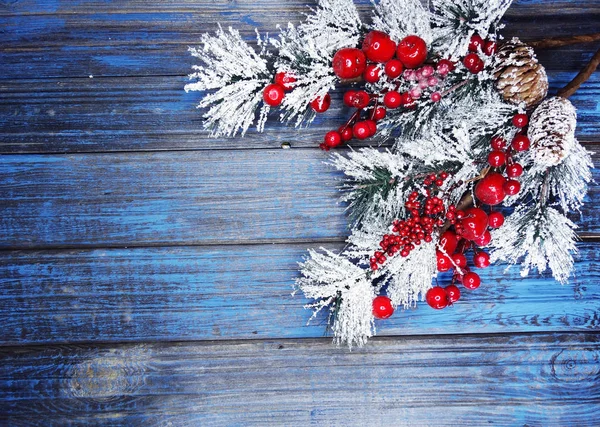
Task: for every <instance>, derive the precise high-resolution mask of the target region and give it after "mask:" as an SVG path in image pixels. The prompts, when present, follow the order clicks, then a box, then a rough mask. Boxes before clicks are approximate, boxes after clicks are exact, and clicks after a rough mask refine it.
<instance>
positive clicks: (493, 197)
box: [475, 172, 506, 206]
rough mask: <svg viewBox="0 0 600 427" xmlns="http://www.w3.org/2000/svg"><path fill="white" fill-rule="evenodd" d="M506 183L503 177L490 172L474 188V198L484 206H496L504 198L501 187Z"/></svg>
mask: <svg viewBox="0 0 600 427" xmlns="http://www.w3.org/2000/svg"><path fill="white" fill-rule="evenodd" d="M505 181H506V178H504V176H502V175H500V174H499V173H496V172H490V173H488V174H487V175H486V176H485V177H483V178H482V179H481V180H480V181H479V182H478V183H477V185H476V186H475V196H477V198H478V199H479V200H480V201H481V203H485V204H486V205H492V206H494V205H497V204H498V203H501V202H502V201H503V200H504V197H506V194H505V191H504V188H503V185H504V182H505Z"/></svg>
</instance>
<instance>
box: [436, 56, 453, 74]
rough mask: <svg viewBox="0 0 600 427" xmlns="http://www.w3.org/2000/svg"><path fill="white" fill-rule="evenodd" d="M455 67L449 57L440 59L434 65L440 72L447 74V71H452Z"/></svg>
mask: <svg viewBox="0 0 600 427" xmlns="http://www.w3.org/2000/svg"><path fill="white" fill-rule="evenodd" d="M455 68H456V66H455V65H454V62H452V61H450V60H449V59H440V60H439V62H438V63H437V65H436V69H437V71H438V73H440V74H448V73H449V72H451V71H454V69H455Z"/></svg>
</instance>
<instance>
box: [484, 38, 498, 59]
mask: <svg viewBox="0 0 600 427" xmlns="http://www.w3.org/2000/svg"><path fill="white" fill-rule="evenodd" d="M497 50H498V43H496V42H495V41H493V40H488V41H486V42H485V45H484V46H483V53H485V54H486V55H487V56H492V55H493V54H495V53H496V51H497Z"/></svg>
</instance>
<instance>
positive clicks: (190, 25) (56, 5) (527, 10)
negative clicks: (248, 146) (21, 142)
mask: <svg viewBox="0 0 600 427" xmlns="http://www.w3.org/2000/svg"><path fill="white" fill-rule="evenodd" d="M357 3H358V4H359V6H360V10H361V12H362V13H363V15H364V16H365V17H368V16H369V14H370V9H371V7H370V5H369V2H368V1H367V0H360V1H359V2H357ZM314 4H315V1H314V0H292V1H290V0H288V1H286V2H284V3H282V2H280V1H273V0H261V1H236V2H233V3H232V2H230V1H224V0H221V1H218V2H213V1H212V0H203V1H191V0H190V1H170V2H167V3H165V2H160V3H159V4H148V3H147V2H140V1H134V0H129V1H124V2H118V3H114V2H105V1H82V2H56V1H52V2H46V1H17V2H8V3H7V2H3V3H2V5H0V13H1V14H2V15H0V26H1V27H2V28H4V29H5V30H4V31H3V32H2V33H0V46H1V48H0V63H2V64H3V69H2V73H1V75H0V78H38V77H87V76H89V75H94V76H115V75H120V76H122V75H127V76H131V75H184V74H186V73H187V72H188V70H189V69H190V65H191V64H192V63H193V59H192V58H191V57H190V56H189V55H188V54H187V52H186V49H187V46H189V45H194V44H195V43H197V41H198V39H199V35H200V34H201V33H203V32H206V31H213V30H214V29H215V28H216V27H217V24H218V23H222V24H223V25H225V26H227V25H232V26H235V27H236V28H238V29H239V30H240V31H241V32H242V33H243V34H244V36H245V37H247V38H248V39H249V40H250V39H253V38H254V37H255V36H254V27H259V28H260V29H261V30H263V31H268V32H275V31H276V25H277V24H281V25H285V24H286V23H287V22H288V21H291V22H299V21H301V20H302V19H303V15H302V14H303V13H304V12H306V11H307V8H306V6H307V5H309V6H314ZM599 19H600V1H598V0H593V1H585V2H580V1H575V0H572V1H542V0H535V1H531V0H523V1H517V2H515V4H514V5H513V6H512V7H511V9H509V12H508V14H507V15H506V19H505V20H506V23H507V27H506V29H505V31H504V34H505V35H506V36H508V37H512V36H520V37H523V38H524V39H536V38H541V37H547V36H560V35H572V34H583V33H589V32H594V31H597V29H598V20H599ZM594 50H595V49H593V48H592V47H590V48H589V50H579V49H573V48H570V49H562V50H561V54H560V55H553V54H542V56H541V59H542V60H543V61H544V63H546V65H547V67H548V68H550V69H568V70H574V69H578V68H580V66H581V64H582V62H583V61H584V60H585V58H586V57H589V56H588V55H586V54H585V53H584V52H593V51H594Z"/></svg>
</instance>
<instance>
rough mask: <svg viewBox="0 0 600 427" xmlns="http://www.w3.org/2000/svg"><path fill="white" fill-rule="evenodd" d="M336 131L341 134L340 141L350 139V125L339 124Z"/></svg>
mask: <svg viewBox="0 0 600 427" xmlns="http://www.w3.org/2000/svg"><path fill="white" fill-rule="evenodd" d="M338 132H339V133H340V135H341V136H342V141H344V142H346V141H350V140H351V139H352V127H351V126H341V127H340V128H339V129H338Z"/></svg>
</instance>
